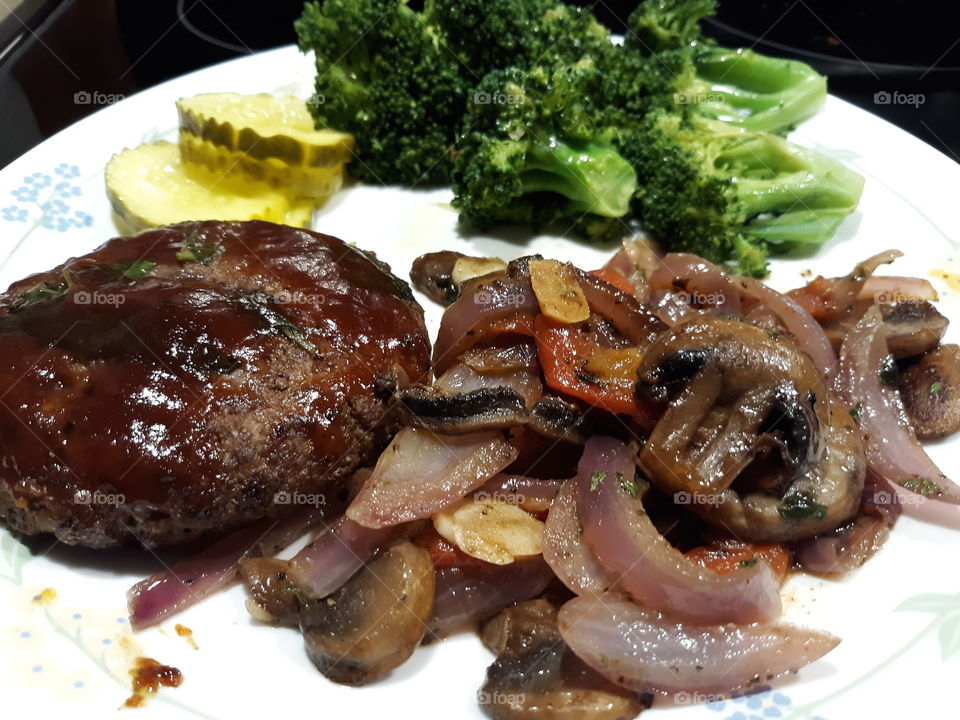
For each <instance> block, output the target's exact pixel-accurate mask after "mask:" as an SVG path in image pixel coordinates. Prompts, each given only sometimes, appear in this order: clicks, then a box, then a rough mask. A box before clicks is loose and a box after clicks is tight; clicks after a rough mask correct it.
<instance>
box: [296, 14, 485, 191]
mask: <svg viewBox="0 0 960 720" xmlns="http://www.w3.org/2000/svg"><path fill="white" fill-rule="evenodd" d="M295 27H296V30H297V34H298V36H299V44H300V49H301V50H303V51H304V52H307V51H309V50H313V51H314V53H315V54H316V63H317V78H316V96H315V98H314V102H312V103H310V107H311V112H312V113H313V115H314V119H315V121H316V123H317V126H318V127H331V128H335V129H337V130H344V131H347V132H351V133H353V134H354V135H355V137H356V150H355V152H356V156H357V157H356V160H355V161H354V162H353V163H352V164H351V173H352V174H353V175H354V176H356V177H359V178H361V179H364V180H368V181H373V182H380V183H402V184H406V185H417V184H422V183H428V184H436V183H444V182H449V175H450V162H449V154H450V149H451V148H452V146H453V144H454V141H455V131H456V128H457V126H458V125H459V122H460V119H461V118H462V117H463V113H464V109H465V106H466V100H467V97H468V95H469V84H468V83H467V82H466V81H465V79H464V78H463V76H462V75H461V66H460V62H459V61H458V60H457V58H456V57H455V56H454V54H453V53H452V52H451V51H449V50H448V49H446V47H444V45H443V43H442V42H441V40H440V37H439V36H438V34H437V31H436V29H435V28H433V27H431V26H430V25H428V24H427V23H426V22H425V21H424V19H423V17H422V16H421V15H420V14H419V13H416V12H414V11H412V10H411V9H410V8H408V7H407V6H406V4H405V3H404V2H398V1H397V0H323V2H322V3H320V2H310V3H307V4H306V6H305V7H304V10H303V15H302V16H301V17H300V19H299V20H298V21H297V22H296V23H295Z"/></svg>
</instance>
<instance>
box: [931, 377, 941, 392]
mask: <svg viewBox="0 0 960 720" xmlns="http://www.w3.org/2000/svg"><path fill="white" fill-rule="evenodd" d="M942 389H943V383H942V382H940V381H939V380H938V381H937V382H935V383H933V384H932V385H930V394H931V395H936V394H937V393H938V392H940V391H941V390H942Z"/></svg>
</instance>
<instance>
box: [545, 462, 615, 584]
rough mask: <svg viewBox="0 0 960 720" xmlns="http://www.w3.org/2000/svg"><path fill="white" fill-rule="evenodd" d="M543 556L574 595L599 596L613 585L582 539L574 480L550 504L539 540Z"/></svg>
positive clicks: (575, 482) (612, 576) (608, 573)
mask: <svg viewBox="0 0 960 720" xmlns="http://www.w3.org/2000/svg"><path fill="white" fill-rule="evenodd" d="M540 545H541V549H542V552H543V559H544V560H546V562H547V565H549V566H550V568H551V569H552V570H553V572H554V573H555V574H556V576H557V577H558V578H559V579H560V582H562V583H563V584H564V585H566V586H567V587H568V588H570V590H572V591H573V592H575V593H576V594H577V595H592V596H595V597H599V596H600V595H602V594H603V593H604V592H606V591H607V590H609V589H610V588H612V587H613V586H614V585H615V584H616V580H617V577H616V575H614V574H613V573H612V572H610V571H609V570H607V569H606V568H605V567H604V566H603V565H602V564H601V563H600V561H599V560H597V558H596V556H595V555H594V554H593V553H592V552H591V551H590V548H588V547H587V544H586V543H585V542H584V541H583V526H582V525H581V524H580V518H579V516H578V515H577V479H576V478H571V479H570V480H567V481H566V482H565V483H564V484H563V486H562V487H561V488H560V493H559V494H558V495H557V497H556V499H554V501H553V504H552V505H551V506H550V512H549V513H548V514H547V522H546V524H545V525H544V528H543V536H542V537H541V539H540Z"/></svg>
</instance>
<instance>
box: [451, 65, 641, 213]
mask: <svg viewBox="0 0 960 720" xmlns="http://www.w3.org/2000/svg"><path fill="white" fill-rule="evenodd" d="M600 79H601V78H600V73H599V72H598V70H597V68H596V66H595V64H594V63H593V62H592V61H591V60H583V61H581V62H578V63H577V64H575V65H571V66H566V65H564V66H559V67H552V68H546V67H537V68H534V69H533V70H531V71H530V72H524V71H522V70H519V69H517V68H510V69H507V70H497V71H494V72H492V73H490V74H489V75H487V77H486V78H484V80H483V81H482V82H481V83H480V85H479V86H478V88H477V90H476V92H475V94H474V98H473V102H472V103H471V105H470V107H469V110H468V113H467V116H466V118H465V120H464V128H465V132H464V137H463V139H462V141H461V143H460V147H459V150H458V154H457V159H456V163H455V165H454V173H453V180H454V192H455V195H456V197H455V199H454V206H455V207H456V208H458V209H459V210H460V211H461V217H462V218H463V219H464V220H465V221H468V222H470V223H471V224H473V225H474V226H476V227H478V228H480V229H487V228H489V227H491V226H493V225H496V224H500V223H511V222H514V223H526V224H529V225H533V226H534V227H542V226H543V225H546V224H547V223H550V222H553V221H557V220H563V221H566V222H567V223H568V224H571V223H573V224H576V223H579V224H580V225H581V227H585V228H589V227H591V226H593V227H596V226H595V225H592V224H591V220H592V219H595V218H597V217H602V218H619V217H621V216H624V215H626V214H627V213H628V212H629V210H630V202H631V198H632V195H633V192H634V190H635V189H636V184H637V179H636V174H635V172H634V170H633V168H632V167H631V166H630V164H629V163H628V162H627V161H626V160H625V159H624V158H623V157H622V156H621V155H620V154H619V153H618V152H617V151H616V149H615V148H614V144H613V142H614V138H615V135H616V132H617V130H616V128H608V127H604V126H603V124H602V120H603V113H602V112H601V110H600V108H598V107H597V106H596V105H595V104H594V101H593V96H594V93H595V92H596V89H597V87H599V82H600Z"/></svg>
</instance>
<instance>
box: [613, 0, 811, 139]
mask: <svg viewBox="0 0 960 720" xmlns="http://www.w3.org/2000/svg"><path fill="white" fill-rule="evenodd" d="M715 11H716V2H715V0H693V1H691V2H688V1H686V0H646V2H643V3H641V4H640V5H639V6H638V7H637V9H636V10H634V12H633V13H632V14H631V16H630V18H629V20H628V27H629V32H628V34H627V36H626V40H625V42H624V56H625V57H624V58H622V59H621V62H622V63H624V64H625V65H624V67H629V66H631V65H632V66H634V67H633V68H632V70H633V72H641V69H642V68H646V72H645V74H644V76H643V78H642V80H640V81H639V82H640V83H641V86H640V87H636V88H635V89H633V90H632V92H634V93H638V94H640V95H643V94H651V93H652V94H653V95H654V96H655V95H657V94H659V95H660V96H661V100H662V102H661V103H660V104H661V105H662V106H665V105H667V104H669V102H671V101H672V102H674V103H676V104H681V105H690V106H692V107H693V109H694V111H695V112H698V113H700V114H701V115H704V116H705V117H710V118H713V119H715V120H722V121H724V122H728V123H732V124H734V125H742V126H743V127H745V128H748V129H750V130H762V131H764V132H775V133H781V132H786V131H787V130H790V129H792V128H793V127H794V126H795V125H796V124H797V123H799V122H800V121H801V120H805V119H806V118H808V117H810V116H811V115H813V114H814V113H815V112H816V111H817V110H819V109H820V107H821V106H822V105H823V103H824V102H825V101H826V98H827V79H826V78H825V77H823V76H822V75H820V74H819V73H817V72H816V71H815V70H814V69H813V68H811V67H810V66H809V65H807V64H806V63H802V62H799V61H797V60H784V59H781V58H772V57H767V56H766V55H761V54H760V53H757V52H754V51H753V50H750V49H747V48H740V49H737V50H730V49H727V48H722V47H717V46H716V45H715V44H714V42H713V41H712V40H710V39H709V38H705V37H704V36H703V35H702V33H701V30H700V24H699V23H700V21H701V20H702V19H703V18H705V17H709V16H711V15H713V14H714V12H715ZM631 55H633V57H631ZM633 84H634V85H636V84H637V82H636V81H635V82H634V83H633ZM647 104H648V105H650V104H651V101H649V100H648V102H647Z"/></svg>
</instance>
